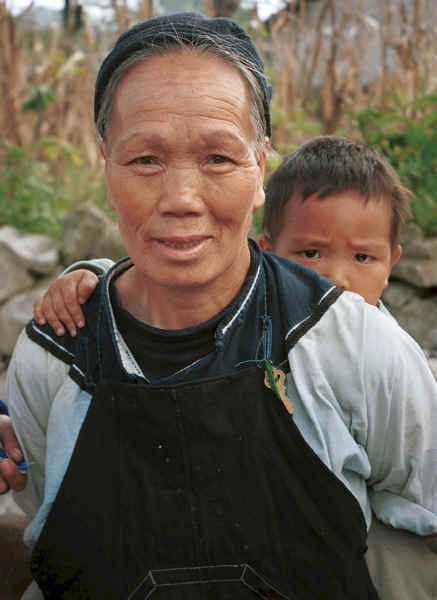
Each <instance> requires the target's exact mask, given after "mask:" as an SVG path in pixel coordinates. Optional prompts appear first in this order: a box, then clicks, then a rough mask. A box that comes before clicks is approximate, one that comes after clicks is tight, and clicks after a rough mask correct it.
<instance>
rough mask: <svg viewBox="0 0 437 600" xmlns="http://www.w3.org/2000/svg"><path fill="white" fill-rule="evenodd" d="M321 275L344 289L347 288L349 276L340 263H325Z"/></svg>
mask: <svg viewBox="0 0 437 600" xmlns="http://www.w3.org/2000/svg"><path fill="white" fill-rule="evenodd" d="M323 275H324V276H325V277H327V278H328V279H330V280H331V281H333V282H334V283H335V284H336V285H339V286H340V287H342V288H344V289H345V290H347V289H349V277H348V275H347V269H345V268H344V266H342V265H340V264H331V265H327V267H326V269H325V272H324V273H323Z"/></svg>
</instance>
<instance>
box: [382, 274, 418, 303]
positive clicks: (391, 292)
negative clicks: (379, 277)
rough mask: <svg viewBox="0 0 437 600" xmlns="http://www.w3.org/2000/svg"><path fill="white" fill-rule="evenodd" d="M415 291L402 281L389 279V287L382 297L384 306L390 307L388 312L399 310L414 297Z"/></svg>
mask: <svg viewBox="0 0 437 600" xmlns="http://www.w3.org/2000/svg"><path fill="white" fill-rule="evenodd" d="M416 294H417V290H416V289H415V288H414V287H413V286H411V285H409V284H408V283H404V282H403V281H395V280H393V279H390V285H389V286H388V288H387V289H386V290H384V293H383V295H382V300H383V302H384V304H387V306H390V310H392V311H393V310H399V309H400V308H402V306H404V305H405V304H406V303H407V302H409V301H410V300H412V299H413V298H414V296H416Z"/></svg>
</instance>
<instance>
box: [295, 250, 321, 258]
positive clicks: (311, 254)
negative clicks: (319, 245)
mask: <svg viewBox="0 0 437 600" xmlns="http://www.w3.org/2000/svg"><path fill="white" fill-rule="evenodd" d="M297 254H299V255H300V256H304V257H305V258H320V251H319V250H316V249H314V248H313V249H311V250H301V251H300V252H298V253H297Z"/></svg>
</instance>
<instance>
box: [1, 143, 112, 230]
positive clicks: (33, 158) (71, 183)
mask: <svg viewBox="0 0 437 600" xmlns="http://www.w3.org/2000/svg"><path fill="white" fill-rule="evenodd" d="M57 172H61V173H62V176H60V175H57V174H56V175H55V174H54V173H57ZM94 179H95V178H94ZM105 194H106V192H105V187H104V183H103V177H101V179H98V183H97V185H96V183H95V182H94V181H93V178H92V174H91V172H90V170H89V169H87V168H86V167H85V166H84V164H83V160H82V157H81V155H80V153H79V152H78V151H77V149H75V148H74V147H72V146H71V145H70V144H67V143H64V142H61V141H59V140H58V139H56V138H43V139H41V140H40V141H38V142H37V143H35V144H34V145H33V146H32V147H31V148H28V149H23V148H21V147H19V146H17V145H15V144H12V143H11V142H8V141H3V142H2V143H1V144H0V226H1V225H12V226H13V227H15V228H16V229H18V230H21V231H28V232H31V233H44V234H46V235H49V236H51V237H54V238H60V237H62V234H63V218H64V216H65V214H66V213H67V212H69V211H70V210H72V209H73V208H75V207H76V206H78V205H79V204H81V203H83V202H85V201H87V200H90V199H93V200H94V201H96V203H97V204H99V205H104V204H105V202H104V198H105Z"/></svg>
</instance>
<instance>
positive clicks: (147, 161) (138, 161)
mask: <svg viewBox="0 0 437 600" xmlns="http://www.w3.org/2000/svg"><path fill="white" fill-rule="evenodd" d="M155 163H156V158H155V157H154V156H138V157H137V158H134V159H133V160H131V162H130V164H132V165H153V164H155Z"/></svg>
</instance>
